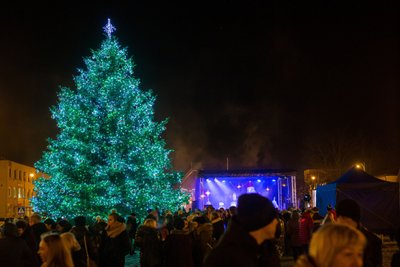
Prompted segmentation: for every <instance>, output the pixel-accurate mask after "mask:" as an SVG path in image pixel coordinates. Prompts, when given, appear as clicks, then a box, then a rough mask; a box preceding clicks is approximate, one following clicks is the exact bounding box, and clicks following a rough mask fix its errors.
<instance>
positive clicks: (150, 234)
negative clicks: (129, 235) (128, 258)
mask: <svg viewBox="0 0 400 267" xmlns="http://www.w3.org/2000/svg"><path fill="white" fill-rule="evenodd" d="M135 246H136V247H138V248H140V266H141V267H156V266H161V264H162V258H161V240H160V236H159V233H158V231H157V229H155V228H152V227H149V226H145V225H142V226H140V227H139V228H138V230H137V232H136V237H135Z"/></svg>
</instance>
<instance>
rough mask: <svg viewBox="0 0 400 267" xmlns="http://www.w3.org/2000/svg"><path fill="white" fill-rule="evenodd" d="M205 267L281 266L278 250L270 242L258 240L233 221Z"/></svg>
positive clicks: (209, 256) (233, 219)
mask: <svg viewBox="0 0 400 267" xmlns="http://www.w3.org/2000/svg"><path fill="white" fill-rule="evenodd" d="M203 266H204V267H225V266H226V267H243V266H246V267H261V266H268V267H277V266H280V262H279V256H278V254H277V251H276V248H275V247H274V246H273V245H272V243H271V242H270V241H266V242H264V243H263V244H261V245H259V244H257V242H256V240H255V239H254V238H253V237H252V236H251V235H250V234H249V233H248V232H247V231H246V230H245V229H244V228H243V227H242V226H241V225H240V224H239V223H238V222H237V221H236V219H235V216H234V217H233V218H232V219H231V222H230V223H229V226H228V229H227V230H226V232H225V234H224V235H223V236H222V237H221V239H220V241H219V242H218V244H217V245H216V246H215V247H214V249H213V250H212V251H211V253H210V254H209V255H208V257H207V258H206V260H205V263H204V265H203Z"/></svg>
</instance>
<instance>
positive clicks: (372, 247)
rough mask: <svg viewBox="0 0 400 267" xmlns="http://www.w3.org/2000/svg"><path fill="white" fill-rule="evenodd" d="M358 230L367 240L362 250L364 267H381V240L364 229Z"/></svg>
mask: <svg viewBox="0 0 400 267" xmlns="http://www.w3.org/2000/svg"><path fill="white" fill-rule="evenodd" d="M358 230H360V231H361V233H363V234H364V236H365V238H366V239H367V246H366V247H365V249H364V264H363V266H364V267H380V266H382V240H381V239H380V238H379V237H377V236H376V235H375V234H373V233H372V232H370V231H369V230H367V229H366V228H365V227H362V226H361V227H359V228H358Z"/></svg>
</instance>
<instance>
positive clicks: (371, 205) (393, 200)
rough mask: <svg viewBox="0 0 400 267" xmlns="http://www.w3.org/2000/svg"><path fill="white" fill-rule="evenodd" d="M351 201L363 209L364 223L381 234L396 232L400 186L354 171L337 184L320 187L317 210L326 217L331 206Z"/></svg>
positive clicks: (318, 189) (341, 178) (335, 182)
mask: <svg viewBox="0 0 400 267" xmlns="http://www.w3.org/2000/svg"><path fill="white" fill-rule="evenodd" d="M346 198H350V199H353V200H355V201H356V202H357V203H358V204H359V205H360V208H361V223H362V224H363V225H364V226H366V227H367V228H368V229H370V230H372V231H375V232H377V233H388V232H393V231H394V230H395V229H397V228H398V226H399V225H400V208H399V207H400V203H399V202H400V199H399V184H398V183H392V182H386V181H382V180H380V179H378V178H376V177H374V176H372V175H369V174H368V173H366V172H364V171H362V170H359V169H356V168H353V169H350V170H349V171H347V172H346V173H345V174H343V176H341V177H340V178H338V179H337V180H336V181H334V182H332V183H329V184H326V185H323V186H318V187H317V207H318V208H319V209H320V211H321V214H326V212H327V210H326V207H327V206H328V204H330V205H332V206H336V203H337V202H339V201H340V200H343V199H346Z"/></svg>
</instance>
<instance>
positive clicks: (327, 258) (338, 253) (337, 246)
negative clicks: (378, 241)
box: [295, 223, 366, 267]
mask: <svg viewBox="0 0 400 267" xmlns="http://www.w3.org/2000/svg"><path fill="white" fill-rule="evenodd" d="M365 244H366V239H365V237H364V235H363V234H362V233H361V232H360V231H358V230H357V229H356V228H354V227H351V226H347V225H341V224H333V223H329V224H325V225H323V226H321V227H320V228H319V229H318V231H317V232H315V233H314V235H313V237H312V239H311V242H310V248H309V253H308V254H303V255H301V256H300V257H299V258H298V260H297V261H296V263H295V267H362V266H363V250H364V247H365Z"/></svg>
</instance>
